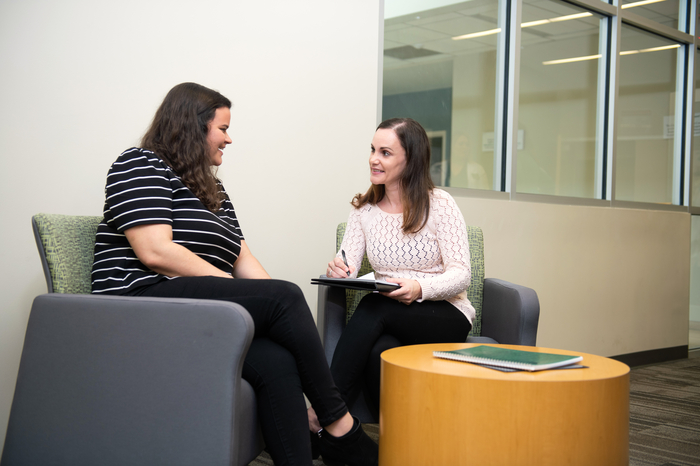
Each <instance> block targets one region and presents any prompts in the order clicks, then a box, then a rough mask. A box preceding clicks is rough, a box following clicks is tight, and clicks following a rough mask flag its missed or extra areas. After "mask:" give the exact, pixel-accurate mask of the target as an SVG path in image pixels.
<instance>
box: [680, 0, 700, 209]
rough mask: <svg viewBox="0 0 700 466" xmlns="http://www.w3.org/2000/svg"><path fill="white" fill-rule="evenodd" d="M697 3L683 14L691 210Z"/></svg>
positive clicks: (687, 177) (687, 184)
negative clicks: (686, 39) (686, 47)
mask: <svg viewBox="0 0 700 466" xmlns="http://www.w3.org/2000/svg"><path fill="white" fill-rule="evenodd" d="M697 7H698V2H697V1H696V0H691V1H690V5H689V7H688V8H687V10H686V12H685V14H686V15H687V17H688V25H689V27H688V33H689V34H691V35H692V36H693V44H692V46H689V48H690V49H691V50H689V51H688V68H687V69H688V83H687V87H686V93H687V96H686V103H687V109H686V121H685V128H686V131H685V134H686V137H685V141H683V143H684V144H685V154H686V157H685V159H686V160H685V169H686V170H685V196H684V198H685V205H687V206H689V208H691V209H692V206H693V181H694V180H693V142H694V141H693V140H694V139H695V111H696V109H695V82H696V80H697V79H698V77H697V76H695V70H696V67H695V60H696V59H697V56H698V52H697V50H698V46H699V45H700V44H699V43H698V35H697V34H696V32H697V30H698V25H697V15H698V10H697Z"/></svg>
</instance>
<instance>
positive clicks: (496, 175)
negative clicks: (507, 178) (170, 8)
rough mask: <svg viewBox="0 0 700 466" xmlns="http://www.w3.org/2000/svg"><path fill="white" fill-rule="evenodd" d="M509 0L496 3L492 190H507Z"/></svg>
mask: <svg viewBox="0 0 700 466" xmlns="http://www.w3.org/2000/svg"><path fill="white" fill-rule="evenodd" d="M509 3H510V0H500V1H499V4H498V27H499V28H500V29H501V32H500V33H499V34H498V42H497V43H496V96H495V105H496V111H495V112H494V122H493V133H494V134H493V144H494V147H493V190H494V191H507V189H506V187H505V186H504V183H503V178H504V176H503V175H504V174H505V172H504V170H505V166H504V164H503V159H504V158H505V157H504V154H505V144H504V142H503V139H504V138H503V135H504V134H505V132H506V131H507V130H506V128H507V127H508V121H507V120H506V118H507V113H508V112H507V105H506V101H507V95H508V87H507V80H508V62H509V60H508V52H509V50H508V45H509V44H508V37H509V34H508V14H509V11H508V5H509Z"/></svg>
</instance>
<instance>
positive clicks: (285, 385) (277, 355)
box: [134, 277, 347, 465]
mask: <svg viewBox="0 0 700 466" xmlns="http://www.w3.org/2000/svg"><path fill="white" fill-rule="evenodd" d="M134 294H138V295H140V296H154V297H172V298H197V299H215V300H223V301H231V302H234V303H238V304H240V305H241V306H243V307H245V308H246V310H247V311H248V312H249V313H250V315H251V317H252V318H253V322H254V323H255V337H254V339H253V343H252V344H251V346H250V350H249V351H248V355H247V356H246V359H245V366H244V368H243V378H244V379H245V380H247V381H248V382H249V383H250V384H251V385H252V386H253V387H254V388H255V392H256V395H257V398H258V416H259V418H260V424H261V427H262V431H263V438H264V439H265V444H266V445H267V448H268V450H269V452H270V455H271V456H272V459H273V461H274V462H275V465H282V464H284V465H292V464H295V465H296V464H305V465H309V464H311V446H310V443H309V424H308V418H307V415H306V403H305V402H304V398H303V394H304V393H305V394H306V396H307V397H308V399H309V401H310V402H311V405H312V406H313V408H314V410H315V411H316V414H317V415H318V419H319V421H320V423H321V425H322V426H327V425H329V424H331V423H332V422H334V421H336V420H338V419H340V418H341V417H342V416H343V415H344V414H345V413H346V412H347V408H346V405H345V403H344V401H343V399H342V398H341V396H340V393H339V392H338V390H337V388H336V387H335V384H334V382H333V379H332V377H331V374H330V371H329V369H328V363H327V362H326V357H325V353H324V352H323V347H322V345H321V340H320V338H319V335H318V331H317V330H316V324H315V323H314V320H313V317H312V316H311V312H310V310H309V307H308V305H307V304H306V300H305V299H304V295H303V294H302V292H301V289H299V287H298V286H296V285H295V284H293V283H289V282H285V281H282V280H245V279H238V278H237V279H229V278H219V277H180V278H176V279H173V280H165V281H162V282H159V283H157V284H155V285H151V286H147V287H143V288H142V289H138V290H136V292H135V293H134Z"/></svg>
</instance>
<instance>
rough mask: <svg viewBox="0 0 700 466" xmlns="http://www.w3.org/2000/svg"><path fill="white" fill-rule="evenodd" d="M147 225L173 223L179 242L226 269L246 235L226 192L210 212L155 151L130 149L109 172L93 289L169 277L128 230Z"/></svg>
mask: <svg viewBox="0 0 700 466" xmlns="http://www.w3.org/2000/svg"><path fill="white" fill-rule="evenodd" d="M219 186H220V187H221V190H224V188H223V186H222V185H219ZM149 224H167V225H171V226H172V228H173V241H174V242H175V243H177V244H180V245H182V246H184V247H186V248H187V249H189V250H190V251H192V252H193V253H195V254H197V255H198V256H199V257H201V258H202V259H204V260H206V261H207V262H209V263H210V264H212V265H214V266H216V267H218V268H219V269H221V270H223V271H225V272H227V273H231V270H232V269H233V263H234V262H235V261H236V258H238V254H239V253H240V251H241V241H242V240H243V239H244V238H243V233H242V232H241V227H240V225H239V224H238V220H237V219H236V213H235V211H234V209H233V204H231V200H230V199H229V197H228V195H227V196H226V200H225V201H224V202H223V203H222V206H221V208H220V209H219V211H218V212H217V213H212V212H211V211H209V210H208V209H207V208H206V207H204V204H202V202H201V201H200V200H199V199H198V198H197V197H196V196H195V195H194V194H192V192H191V191H190V190H189V189H188V188H187V187H186V186H185V185H184V184H183V183H182V181H181V180H180V177H178V176H177V175H176V174H175V173H174V172H173V170H172V169H171V168H170V167H169V166H168V165H167V164H166V163H165V162H164V161H163V160H161V159H160V158H159V157H158V156H157V155H156V154H154V153H153V152H151V151H147V150H145V149H138V148H132V149H129V150H127V151H125V152H124V153H122V154H121V155H120V156H119V158H118V159H117V160H116V161H115V162H114V163H113V164H112V167H111V168H110V170H109V173H108V175H107V184H106V186H105V208H104V219H103V220H102V222H101V223H100V226H99V227H98V228H97V238H96V242H95V262H94V263H93V266H92V292H93V293H104V294H118V295H122V294H131V293H132V292H133V291H134V290H135V289H137V288H139V287H142V286H147V285H152V284H154V283H157V282H160V281H162V280H168V279H170V278H169V277H166V276H165V275H161V274H158V273H156V272H154V271H152V270H150V269H149V268H148V267H146V266H145V265H143V264H142V263H141V261H139V260H138V258H137V257H136V254H135V253H134V250H133V249H132V248H131V246H130V245H129V242H128V241H127V239H126V236H125V235H124V231H125V230H128V229H129V228H131V227H134V226H137V225H149Z"/></svg>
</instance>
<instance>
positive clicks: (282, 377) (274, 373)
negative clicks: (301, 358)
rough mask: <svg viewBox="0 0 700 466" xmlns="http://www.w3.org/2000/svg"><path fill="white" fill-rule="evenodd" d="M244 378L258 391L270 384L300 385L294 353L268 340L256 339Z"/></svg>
mask: <svg viewBox="0 0 700 466" xmlns="http://www.w3.org/2000/svg"><path fill="white" fill-rule="evenodd" d="M243 378H245V379H246V380H247V381H248V382H250V383H251V384H252V385H253V386H254V387H255V388H256V389H259V388H262V387H263V386H265V385H267V386H269V385H270V384H277V383H280V384H284V385H287V384H290V383H292V384H293V385H300V381H299V370H298V368H297V365H296V360H295V359H294V356H293V355H292V353H290V352H289V351H288V350H287V349H286V348H284V347H282V346H280V345H279V344H277V343H275V342H274V341H272V340H269V339H267V338H255V339H253V342H252V343H251V345H250V349H249V350H248V354H247V355H246V359H245V364H244V368H243Z"/></svg>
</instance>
